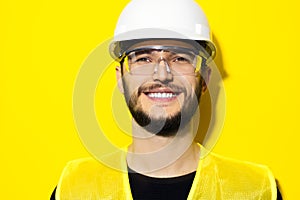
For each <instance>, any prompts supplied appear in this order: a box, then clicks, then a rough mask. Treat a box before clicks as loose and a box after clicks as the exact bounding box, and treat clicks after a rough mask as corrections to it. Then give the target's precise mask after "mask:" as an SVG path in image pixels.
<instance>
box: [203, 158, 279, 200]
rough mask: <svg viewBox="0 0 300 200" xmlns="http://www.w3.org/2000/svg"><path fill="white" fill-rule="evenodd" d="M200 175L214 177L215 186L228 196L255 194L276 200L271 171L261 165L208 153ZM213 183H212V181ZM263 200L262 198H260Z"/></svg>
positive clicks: (274, 183) (274, 182) (274, 184)
mask: <svg viewBox="0 0 300 200" xmlns="http://www.w3.org/2000/svg"><path fill="white" fill-rule="evenodd" d="M201 163H202V169H201V170H203V171H202V173H201V174H202V175H203V176H206V177H207V178H208V177H214V178H215V179H214V180H217V181H216V182H215V185H217V186H219V187H220V188H222V190H223V191H226V193H227V194H225V193H224V195H230V193H231V192H234V193H235V194H236V195H237V194H245V195H246V196H247V195H248V194H251V195H253V194H256V195H258V196H259V197H267V199H276V193H277V192H276V191H277V189H276V181H275V178H274V176H273V174H272V172H271V170H270V169H269V168H268V167H267V166H265V165H261V164H256V163H253V162H247V161H241V160H237V159H233V158H228V157H225V156H221V155H217V154H215V153H210V154H209V155H208V156H206V157H205V158H204V159H203V160H202V162H201ZM213 182H214V181H213ZM262 199H264V198H262Z"/></svg>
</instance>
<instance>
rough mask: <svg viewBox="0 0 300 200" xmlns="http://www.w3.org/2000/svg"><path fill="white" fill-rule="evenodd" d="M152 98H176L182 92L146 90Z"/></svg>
mask: <svg viewBox="0 0 300 200" xmlns="http://www.w3.org/2000/svg"><path fill="white" fill-rule="evenodd" d="M144 94H145V95H147V96H148V97H149V98H151V99H173V98H176V97H177V96H178V95H179V94H180V93H173V92H146V93H144Z"/></svg>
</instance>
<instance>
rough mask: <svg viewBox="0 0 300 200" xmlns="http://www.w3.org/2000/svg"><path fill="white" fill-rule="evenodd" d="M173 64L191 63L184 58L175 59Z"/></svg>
mask: <svg viewBox="0 0 300 200" xmlns="http://www.w3.org/2000/svg"><path fill="white" fill-rule="evenodd" d="M173 62H177V63H182V64H185V63H191V61H190V60H189V59H187V58H185V57H182V56H180V57H176V58H174V60H173Z"/></svg>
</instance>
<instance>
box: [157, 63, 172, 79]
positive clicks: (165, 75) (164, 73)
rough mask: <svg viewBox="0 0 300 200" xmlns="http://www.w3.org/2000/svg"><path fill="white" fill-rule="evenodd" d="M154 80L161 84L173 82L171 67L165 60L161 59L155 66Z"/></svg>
mask: <svg viewBox="0 0 300 200" xmlns="http://www.w3.org/2000/svg"><path fill="white" fill-rule="evenodd" d="M153 80H155V81H160V82H169V81H172V80H173V75H172V73H171V69H170V66H169V64H168V62H167V61H166V60H164V59H163V58H160V59H159V60H158V62H157V64H156V66H155V69H154V73H153Z"/></svg>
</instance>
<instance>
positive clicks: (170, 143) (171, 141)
mask: <svg viewBox="0 0 300 200" xmlns="http://www.w3.org/2000/svg"><path fill="white" fill-rule="evenodd" d="M132 133H133V142H132V144H131V145H130V146H129V148H128V155H127V162H128V165H129V167H130V168H131V169H133V170H134V171H137V172H139V173H142V174H145V175H148V176H153V177H175V176H180V175H185V174H188V173H191V172H193V171H195V170H196V169H197V166H198V160H199V153H200V148H199V146H198V145H197V144H196V143H195V142H194V141H193V139H194V135H195V133H194V131H193V128H192V125H191V124H187V126H186V127H185V128H183V129H181V130H179V131H178V134H177V135H176V136H173V137H163V136H157V135H154V134H153V133H149V132H147V131H146V130H145V129H143V128H142V127H140V126H139V125H138V124H137V123H136V122H135V121H133V126H132Z"/></svg>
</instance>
